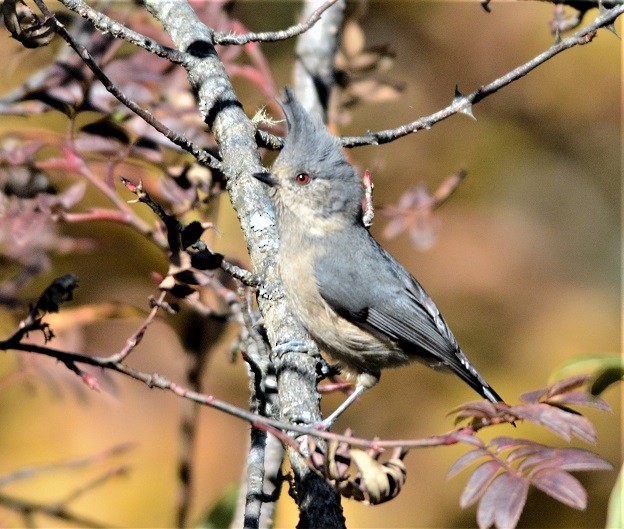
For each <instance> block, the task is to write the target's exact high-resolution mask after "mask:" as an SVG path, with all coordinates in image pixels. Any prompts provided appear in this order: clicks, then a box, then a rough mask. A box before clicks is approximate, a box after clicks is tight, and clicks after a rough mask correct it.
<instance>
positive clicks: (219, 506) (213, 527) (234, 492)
mask: <svg viewBox="0 0 624 529" xmlns="http://www.w3.org/2000/svg"><path fill="white" fill-rule="evenodd" d="M237 498H238V487H236V485H230V486H229V487H227V489H226V490H225V492H224V493H223V496H221V498H220V499H219V500H218V501H217V502H216V503H215V504H214V505H213V506H212V507H211V508H210V510H209V511H208V512H206V513H205V514H204V516H203V518H202V520H201V521H200V522H199V524H197V529H222V528H223V527H229V526H230V524H231V522H232V519H233V518H234V510H235V509H236V500H237Z"/></svg>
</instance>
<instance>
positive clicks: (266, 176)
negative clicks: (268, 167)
mask: <svg viewBox="0 0 624 529" xmlns="http://www.w3.org/2000/svg"><path fill="white" fill-rule="evenodd" d="M251 176H253V177H254V178H256V179H258V180H260V182H262V183H263V184H266V185H268V186H271V187H277V186H278V185H279V182H278V181H277V180H276V179H275V177H274V176H273V175H272V174H271V173H269V172H268V171H263V172H262V173H254V174H253V175H251Z"/></svg>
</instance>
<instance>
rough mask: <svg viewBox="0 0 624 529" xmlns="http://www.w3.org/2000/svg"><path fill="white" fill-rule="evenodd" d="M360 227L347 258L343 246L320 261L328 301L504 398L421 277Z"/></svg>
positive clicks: (434, 364)
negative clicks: (470, 358)
mask: <svg viewBox="0 0 624 529" xmlns="http://www.w3.org/2000/svg"><path fill="white" fill-rule="evenodd" d="M358 231H359V230H358ZM362 232H363V234H362V233H361V232H360V233H359V234H358V235H355V234H353V235H354V237H355V239H357V240H351V241H349V248H354V249H355V251H354V254H353V255H349V257H348V259H349V261H348V264H347V261H345V256H344V254H343V253H340V252H339V251H333V252H332V251H329V252H328V253H327V254H325V255H324V256H323V257H321V258H320V259H318V261H317V262H316V265H315V267H314V271H315V276H316V281H317V284H318V287H319V292H320V295H321V296H322V297H323V299H324V300H325V302H326V303H328V304H329V305H330V306H331V307H332V309H333V310H335V311H336V312H337V313H338V314H339V315H340V316H342V317H343V318H345V319H347V320H349V321H350V322H352V323H353V324H355V325H357V326H359V327H360V328H362V329H365V330H367V331H368V332H370V333H371V334H373V335H374V336H376V337H378V338H380V339H382V340H390V341H392V342H393V343H395V344H396V345H397V346H399V347H400V348H401V349H402V350H404V351H405V352H407V353H408V354H410V355H414V356H416V357H419V358H420V359H421V360H423V361H424V362H425V363H427V364H429V365H430V366H431V367H444V368H447V369H450V370H451V371H453V372H454V373H456V374H457V375H458V376H459V377H460V378H462V379H463V380H464V381H465V382H466V383H468V384H469V385H470V386H471V387H472V388H473V389H475V390H476V391H477V392H478V393H479V394H481V395H482V396H484V397H485V398H487V399H489V400H491V401H493V402H496V401H500V400H502V399H501V398H500V397H499V396H498V394H496V392H495V391H494V390H493V389H491V388H490V386H489V385H488V384H487V382H485V380H484V379H483V377H481V375H480V374H479V373H478V372H477V371H476V369H475V368H474V367H473V366H472V365H471V364H470V363H469V361H468V359H467V358H466V357H465V355H464V354H463V353H462V352H461V350H460V349H459V346H458V345H457V341H456V340H455V337H454V336H453V333H452V332H451V331H450V329H449V328H448V326H447V324H446V322H445V321H444V318H443V317H442V315H441V314H440V312H439V310H438V308H437V307H436V306H435V304H434V303H433V301H432V300H431V298H430V297H429V296H428V295H427V293H426V292H425V291H424V289H423V288H422V286H421V285H420V284H419V283H418V281H416V279H414V277H413V276H412V275H411V274H410V273H409V272H408V271H407V270H405V268H404V267H403V266H401V265H400V264H399V263H398V262H397V261H396V260H395V259H394V258H393V257H392V256H391V255H390V254H389V253H388V252H386V251H385V250H384V249H383V248H382V247H381V246H379V244H378V243H377V242H376V241H375V240H374V239H373V238H372V237H371V236H370V235H369V234H368V232H367V231H364V230H362ZM334 237H338V236H337V235H334ZM329 238H332V236H331V235H330V236H329ZM328 242H329V241H328ZM333 242H335V243H338V242H339V241H338V240H336V241H333ZM328 246H329V247H330V248H341V245H340V244H329V245H328ZM382 367H383V366H382Z"/></svg>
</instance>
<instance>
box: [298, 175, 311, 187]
mask: <svg viewBox="0 0 624 529" xmlns="http://www.w3.org/2000/svg"><path fill="white" fill-rule="evenodd" d="M295 182H297V183H298V184H299V185H300V186H307V185H308V184H309V183H310V175H309V174H308V173H299V174H298V175H297V176H295Z"/></svg>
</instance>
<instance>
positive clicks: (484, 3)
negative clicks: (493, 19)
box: [481, 0, 492, 13]
mask: <svg viewBox="0 0 624 529" xmlns="http://www.w3.org/2000/svg"><path fill="white" fill-rule="evenodd" d="M481 7H482V8H483V9H485V11H486V13H491V12H492V8H491V7H490V0H481Z"/></svg>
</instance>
